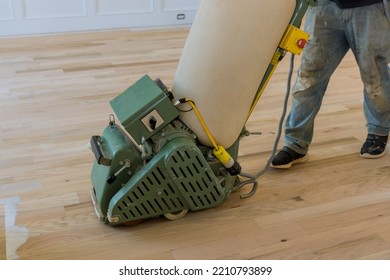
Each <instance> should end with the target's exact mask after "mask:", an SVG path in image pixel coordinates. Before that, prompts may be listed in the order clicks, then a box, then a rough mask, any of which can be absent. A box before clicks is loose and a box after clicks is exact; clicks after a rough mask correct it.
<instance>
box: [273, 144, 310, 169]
mask: <svg viewBox="0 0 390 280" xmlns="http://www.w3.org/2000/svg"><path fill="white" fill-rule="evenodd" d="M307 158H308V156H307V154H299V153H297V152H295V151H293V150H292V149H290V148H288V147H283V149H282V150H280V151H279V153H278V154H277V155H276V156H275V157H274V158H273V160H272V163H271V167H273V168H278V169H287V168H290V167H291V166H292V165H293V164H295V163H300V162H305V161H306V160H307Z"/></svg>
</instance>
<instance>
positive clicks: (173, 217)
mask: <svg viewBox="0 0 390 280" xmlns="http://www.w3.org/2000/svg"><path fill="white" fill-rule="evenodd" d="M187 212H188V209H184V210H181V211H178V212H173V213H166V214H164V217H165V218H167V219H168V220H171V221H175V220H178V219H181V218H183V217H184V216H185V215H187Z"/></svg>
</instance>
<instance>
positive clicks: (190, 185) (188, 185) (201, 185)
mask: <svg viewBox="0 0 390 280" xmlns="http://www.w3.org/2000/svg"><path fill="white" fill-rule="evenodd" d="M168 163H169V164H168V166H169V171H170V172H171V176H172V179H173V180H174V181H175V184H176V185H177V186H178V187H179V189H180V192H181V193H182V195H183V196H184V197H185V199H186V201H187V202H188V203H189V204H190V208H191V210H199V209H204V208H209V207H211V206H214V205H216V204H219V203H220V202H222V201H223V199H224V197H225V194H224V192H223V188H222V187H221V185H220V184H219V182H218V180H217V178H216V177H215V175H214V173H213V172H212V170H211V169H210V167H209V165H208V163H207V162H206V161H205V159H204V157H203V156H202V155H201V154H200V152H199V150H195V149H188V150H177V151H176V152H175V153H173V154H172V155H171V157H170V158H169V160H168Z"/></svg>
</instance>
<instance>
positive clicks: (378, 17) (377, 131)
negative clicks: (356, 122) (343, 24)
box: [346, 3, 390, 158]
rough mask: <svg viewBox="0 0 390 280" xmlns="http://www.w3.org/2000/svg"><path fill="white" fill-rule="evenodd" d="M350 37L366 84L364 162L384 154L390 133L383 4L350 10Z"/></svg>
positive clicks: (388, 38)
mask: <svg viewBox="0 0 390 280" xmlns="http://www.w3.org/2000/svg"><path fill="white" fill-rule="evenodd" d="M349 12H350V14H346V17H349V18H348V19H349V22H348V27H347V31H348V32H347V37H348V40H349V42H350V45H351V48H352V50H353V52H354V54H355V57H356V60H357V62H358V65H359V69H360V74H361V78H362V81H363V84H364V114H365V117H366V126H367V130H368V136H367V139H366V143H365V144H364V145H363V147H362V149H361V155H362V156H363V157H365V158H377V157H381V156H383V155H384V154H385V147H386V143H387V138H388V133H389V130H390V66H389V65H390V21H389V19H388V18H387V17H386V14H385V10H384V5H383V4H382V3H379V4H374V5H370V6H367V7H362V8H356V9H351V10H350V11H349Z"/></svg>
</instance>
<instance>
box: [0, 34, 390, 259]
mask: <svg viewBox="0 0 390 280" xmlns="http://www.w3.org/2000/svg"><path fill="white" fill-rule="evenodd" d="M187 33H188V29H186V28H180V29H160V30H139V31H127V30H119V31H105V32H94V33H78V34H61V35H48V36H33V37H14V38H0V61H1V63H0V117H1V121H0V135H1V137H0V153H1V157H0V259H390V156H389V154H387V155H385V156H384V157H383V158H380V159H377V160H366V159H362V158H360V157H359V155H358V151H359V149H360V147H361V145H362V143H363V141H364V139H365V136H366V129H365V121H364V116H363V111H362V84H361V82H360V79H359V77H360V76H359V72H358V69H357V66H356V63H355V61H354V59H353V57H352V55H351V54H350V53H349V54H348V56H347V57H346V58H345V59H344V61H343V63H342V65H341V66H340V67H339V69H338V70H337V72H336V74H335V75H334V77H333V79H332V81H331V84H330V86H329V89H328V92H327V95H326V97H325V100H324V103H323V107H322V109H321V111H320V113H319V115H318V118H317V120H316V127H315V136H314V140H313V144H312V146H311V149H310V157H309V160H308V161H307V162H306V163H304V164H300V165H295V166H294V167H293V168H291V169H289V170H285V171H280V170H269V171H268V172H266V173H265V174H264V175H263V176H262V177H261V178H259V189H258V190H257V192H256V194H255V195H254V196H252V197H251V198H248V199H240V193H241V194H243V193H245V192H247V191H249V190H248V189H246V188H245V189H242V190H241V191H240V192H237V193H233V194H232V195H231V196H230V197H229V199H228V200H227V201H226V202H225V203H223V204H222V205H221V206H220V207H217V208H213V209H208V210H205V211H201V212H193V213H189V214H188V215H187V216H186V217H185V218H183V219H181V220H177V221H168V220H166V219H164V218H157V219H153V220H149V221H146V222H143V223H141V224H139V225H137V226H133V227H116V228H113V227H109V226H106V225H104V224H101V223H100V222H99V221H98V220H97V218H96V216H95V212H94V209H93V205H92V202H91V199H90V194H89V191H90V172H91V167H92V161H93V159H94V158H93V155H92V153H91V151H90V150H89V149H88V147H87V143H88V142H89V139H90V137H91V136H92V135H95V134H101V132H102V130H103V129H104V127H105V126H106V124H107V121H108V115H109V114H110V113H111V112H112V111H111V108H110V106H109V101H110V100H111V99H112V98H114V97H115V96H117V95H118V94H119V93H121V92H122V91H123V90H125V89H126V88H127V87H128V86H129V85H131V84H132V83H133V82H135V81H136V80H138V79H139V78H140V77H141V76H142V75H144V74H149V75H151V76H152V77H154V78H157V77H160V78H161V79H162V80H163V81H164V82H165V83H166V84H167V85H168V86H171V82H172V79H173V76H174V73H175V69H176V65H177V62H178V60H179V57H180V54H181V51H182V47H183V45H184V42H185V38H186V35H187ZM298 64H299V57H297V58H296V65H298ZM288 68H289V58H288V57H286V58H285V59H284V60H283V61H282V62H281V64H280V65H279V67H278V69H277V71H276V73H275V74H274V76H273V77H272V79H271V81H270V84H269V85H268V87H267V88H266V91H265V92H264V94H263V96H262V98H261V100H260V102H259V104H258V106H257V107H256V110H255V112H254V113H253V114H252V116H251V117H250V119H249V122H248V124H247V128H248V129H249V130H251V131H255V132H261V134H260V135H252V136H250V137H248V138H245V139H243V140H242V142H241V146H240V158H239V161H240V163H241V165H242V166H243V169H244V170H245V171H247V172H252V173H256V172H257V171H259V170H260V169H262V168H263V166H264V165H265V163H266V161H267V159H268V157H269V156H270V153H271V149H272V145H273V142H274V139H275V135H276V133H277V127H278V121H279V118H280V115H281V111H282V105H283V98H284V95H285V89H286V80H287V73H288ZM281 145H282V143H280V144H279V147H280V146H281Z"/></svg>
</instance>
